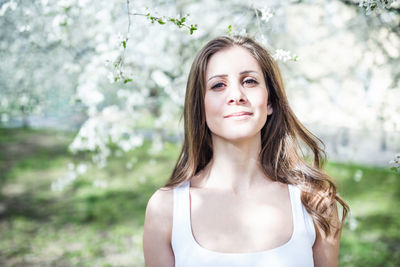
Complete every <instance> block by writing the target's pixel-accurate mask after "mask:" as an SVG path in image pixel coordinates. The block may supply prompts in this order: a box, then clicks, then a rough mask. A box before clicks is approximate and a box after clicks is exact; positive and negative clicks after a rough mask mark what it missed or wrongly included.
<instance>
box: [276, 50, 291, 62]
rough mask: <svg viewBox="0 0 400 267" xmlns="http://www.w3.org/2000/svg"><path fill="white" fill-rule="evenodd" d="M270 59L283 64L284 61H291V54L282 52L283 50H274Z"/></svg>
mask: <svg viewBox="0 0 400 267" xmlns="http://www.w3.org/2000/svg"><path fill="white" fill-rule="evenodd" d="M272 57H273V58H274V59H275V60H282V61H283V62H286V61H288V60H290V59H292V55H291V52H290V51H286V50H283V49H278V50H276V51H275V54H273V55H272Z"/></svg>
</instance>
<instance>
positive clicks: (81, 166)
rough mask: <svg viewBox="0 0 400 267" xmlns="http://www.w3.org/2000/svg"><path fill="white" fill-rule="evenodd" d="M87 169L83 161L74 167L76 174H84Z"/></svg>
mask: <svg viewBox="0 0 400 267" xmlns="http://www.w3.org/2000/svg"><path fill="white" fill-rule="evenodd" d="M87 169H88V166H87V165H86V164H85V163H79V164H78V167H76V172H77V173H78V174H84V173H86V171H87Z"/></svg>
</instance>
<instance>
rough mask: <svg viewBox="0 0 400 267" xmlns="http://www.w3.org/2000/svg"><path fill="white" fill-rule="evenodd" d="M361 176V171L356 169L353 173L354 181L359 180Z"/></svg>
mask: <svg viewBox="0 0 400 267" xmlns="http://www.w3.org/2000/svg"><path fill="white" fill-rule="evenodd" d="M362 176H363V171H362V170H360V169H358V170H357V171H356V172H355V173H354V181H356V182H359V181H361V179H362Z"/></svg>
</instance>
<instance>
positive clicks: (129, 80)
mask: <svg viewBox="0 0 400 267" xmlns="http://www.w3.org/2000/svg"><path fill="white" fill-rule="evenodd" d="M131 81H132V79H131V78H126V79H125V80H124V84H125V83H129V82H131Z"/></svg>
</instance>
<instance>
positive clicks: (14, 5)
mask: <svg viewBox="0 0 400 267" xmlns="http://www.w3.org/2000/svg"><path fill="white" fill-rule="evenodd" d="M16 8H17V3H16V2H15V1H14V0H12V1H10V2H7V3H4V4H3V5H2V6H1V9H0V17H2V16H4V14H5V13H6V12H7V10H8V9H10V10H11V11H14V10H15V9H16Z"/></svg>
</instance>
